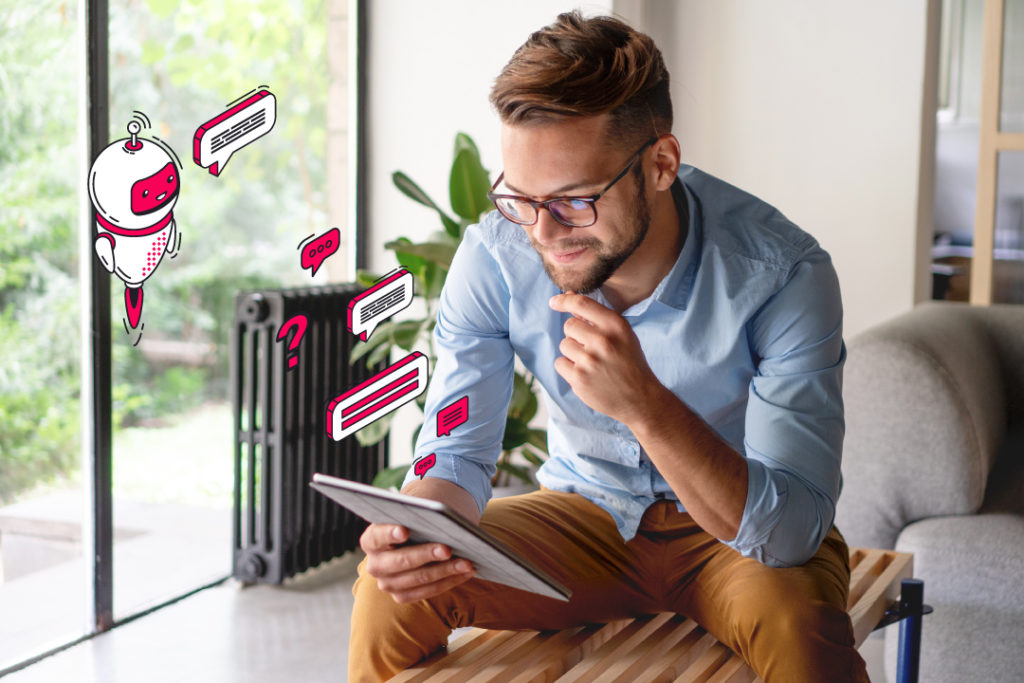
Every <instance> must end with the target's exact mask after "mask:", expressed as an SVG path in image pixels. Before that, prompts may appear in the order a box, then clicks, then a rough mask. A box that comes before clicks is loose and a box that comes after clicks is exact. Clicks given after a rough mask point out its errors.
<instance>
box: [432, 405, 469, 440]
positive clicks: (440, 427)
mask: <svg viewBox="0 0 1024 683" xmlns="http://www.w3.org/2000/svg"><path fill="white" fill-rule="evenodd" d="M468 419H469V396H468V395H467V396H463V397H462V398H460V399H459V400H458V401H455V402H454V403H452V404H450V405H447V406H445V407H444V408H441V410H439V411H437V435H438V436H451V433H452V430H453V429H455V428H456V427H458V426H459V425H460V424H462V423H464V422H465V421H466V420H468Z"/></svg>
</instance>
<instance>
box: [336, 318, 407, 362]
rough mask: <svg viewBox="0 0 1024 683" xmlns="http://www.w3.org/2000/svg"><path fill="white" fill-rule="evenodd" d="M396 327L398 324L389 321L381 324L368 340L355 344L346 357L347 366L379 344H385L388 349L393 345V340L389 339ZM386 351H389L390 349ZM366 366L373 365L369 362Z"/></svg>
mask: <svg viewBox="0 0 1024 683" xmlns="http://www.w3.org/2000/svg"><path fill="white" fill-rule="evenodd" d="M397 325H398V323H396V322H393V321H390V320H389V321H387V322H385V323H381V324H380V326H379V327H377V329H376V330H374V331H373V334H372V335H370V338H369V339H368V340H366V341H358V342H356V343H355V346H353V347H352V352H351V353H350V354H349V357H348V362H349V365H353V364H355V362H356V361H357V360H359V359H360V358H362V357H363V356H365V355H366V354H368V353H369V352H371V351H373V350H374V349H376V348H378V347H379V346H380V345H381V344H387V345H388V346H389V347H390V346H391V345H392V344H393V343H394V340H393V339H392V337H391V330H392V329H394V328H395V327H396V326H397ZM388 350H390V348H389V349H388ZM366 364H367V367H369V366H370V365H373V363H371V362H370V361H367V363H366Z"/></svg>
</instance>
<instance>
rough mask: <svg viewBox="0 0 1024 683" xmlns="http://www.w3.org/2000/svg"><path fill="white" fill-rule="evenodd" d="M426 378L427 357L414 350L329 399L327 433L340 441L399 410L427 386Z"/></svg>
mask: <svg viewBox="0 0 1024 683" xmlns="http://www.w3.org/2000/svg"><path fill="white" fill-rule="evenodd" d="M427 380H428V375H427V357H426V356H424V355H423V354H422V353H420V352H419V351H413V352H412V353H410V354H409V355H408V356H406V357H405V358H403V359H402V360H400V361H398V362H397V363H395V364H394V365H392V366H390V367H388V368H387V369H386V370H384V371H383V372H380V373H378V374H377V375H375V376H374V377H371V378H370V379H368V380H366V381H365V382H363V383H362V384H359V385H357V386H355V387H352V388H351V389H349V390H348V391H346V392H345V393H343V394H341V395H340V396H338V397H337V398H335V399H334V400H333V401H331V402H330V403H328V404H327V421H326V424H327V436H329V437H330V438H332V439H334V440H335V441H341V440H342V439H344V438H345V437H346V436H348V435H350V434H355V433H356V432H358V431H359V430H360V429H362V428H363V427H366V426H367V425H369V424H372V423H373V422H376V421H377V420H379V419H380V418H382V417H384V416H385V415H387V414H388V413H390V412H392V411H394V410H398V409H399V408H401V407H402V406H404V405H405V404H406V403H408V402H409V401H412V400H413V399H415V398H416V397H417V396H419V395H420V394H422V393H423V392H424V390H426V388H427Z"/></svg>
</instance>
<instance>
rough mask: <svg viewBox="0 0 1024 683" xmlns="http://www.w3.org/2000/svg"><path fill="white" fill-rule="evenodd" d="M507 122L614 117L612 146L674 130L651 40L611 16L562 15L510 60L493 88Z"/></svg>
mask: <svg viewBox="0 0 1024 683" xmlns="http://www.w3.org/2000/svg"><path fill="white" fill-rule="evenodd" d="M490 100H491V104H492V105H494V108H495V109H497V111H498V115H499V116H500V117H501V120H502V122H504V123H506V124H509V125H527V124H532V123H541V122H548V121H556V120H561V119H565V118H568V117H575V116H597V115H600V114H606V113H607V114H610V125H609V129H608V131H607V135H606V138H607V141H608V143H609V144H610V145H616V146H618V145H622V146H627V145H629V146H632V145H639V144H642V143H643V142H644V141H646V140H647V139H649V138H651V137H654V136H656V135H662V134H664V133H669V132H671V130H672V100H671V99H670V97H669V87H668V70H667V69H666V68H665V62H664V60H663V59H662V57H661V51H660V50H658V48H657V46H655V44H654V41H653V40H651V38H650V36H647V35H645V34H643V33H640V32H639V31H636V30H634V29H633V28H631V27H630V26H629V25H627V24H625V23H623V22H622V21H619V20H618V19H615V18H613V17H591V18H584V17H583V15H582V14H580V12H579V10H574V11H572V12H566V13H565V14H560V15H559V16H558V19H557V20H556V21H555V23H553V24H551V25H550V26H545V27H544V28H542V29H540V30H539V31H536V32H535V33H534V34H533V35H531V36H530V38H529V39H528V40H527V41H526V42H525V43H523V45H522V46H521V47H520V48H519V49H518V50H516V52H515V54H514V55H512V59H511V60H509V62H508V64H506V65H505V68H504V69H502V71H501V73H500V74H499V75H498V78H497V79H495V82H494V87H493V88H492V89H491V97H490Z"/></svg>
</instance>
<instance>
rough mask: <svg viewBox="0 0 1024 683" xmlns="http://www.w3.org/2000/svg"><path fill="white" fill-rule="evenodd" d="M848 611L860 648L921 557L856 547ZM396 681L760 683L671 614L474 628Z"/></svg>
mask: <svg viewBox="0 0 1024 683" xmlns="http://www.w3.org/2000/svg"><path fill="white" fill-rule="evenodd" d="M850 566H851V574H850V599H849V602H848V604H847V610H848V611H849V613H850V619H851V620H852V621H853V633H854V640H855V641H856V643H857V646H858V647H859V646H860V645H861V644H862V643H863V642H864V640H865V638H867V637H868V634H869V633H871V631H872V630H873V629H874V628H875V627H876V626H877V625H878V623H879V622H880V621H881V620H882V617H883V616H884V615H885V613H886V610H887V609H888V608H889V607H890V605H892V603H893V602H894V601H895V600H896V599H897V598H898V597H899V593H900V583H901V581H902V580H903V579H907V578H910V576H911V574H912V573H913V566H914V560H913V555H910V554H908V553H898V552H895V551H891V550H867V549H862V548H851V550H850ZM391 680H392V681H400V682H404V683H409V682H413V681H415V682H416V683H421V682H425V681H432V682H433V681H447V682H451V683H462V682H466V683H470V682H472V683H484V682H485V681H490V682H493V683H510V682H512V681H515V682H517V683H518V682H522V683H526V682H532V681H559V682H560V683H562V682H564V683H568V682H570V681H573V682H582V681H630V682H632V681H721V682H725V681H728V682H730V683H731V682H736V681H754V680H757V677H756V676H755V675H754V672H753V671H752V670H751V669H750V668H749V667H748V666H747V665H746V663H745V662H744V661H743V660H742V659H741V658H740V657H739V656H738V655H736V654H734V653H733V652H732V651H731V650H730V649H728V648H727V647H725V646H724V645H722V644H721V643H719V642H718V641H717V640H715V638H713V637H712V636H711V635H710V634H709V633H707V632H706V631H704V629H702V628H701V627H700V626H698V625H697V624H696V623H695V622H694V621H693V620H691V619H687V618H685V617H681V616H679V615H676V614H670V613H664V614H658V615H656V616H653V617H647V618H642V619H624V620H621V621H615V622H612V623H609V624H604V625H597V626H585V627H578V628H575V629H568V630H565V631H486V630H483V629H472V630H470V631H469V632H468V633H466V634H464V635H463V636H462V637H460V638H458V639H457V640H455V641H454V642H453V643H452V644H451V646H450V647H449V649H448V650H447V652H441V653H438V654H437V655H436V656H434V657H432V658H431V659H428V660H427V661H425V662H423V663H422V664H420V665H419V666H416V667H413V668H411V669H409V670H407V671H405V672H403V673H401V674H399V675H398V676H396V677H395V678H393V679H391Z"/></svg>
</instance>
